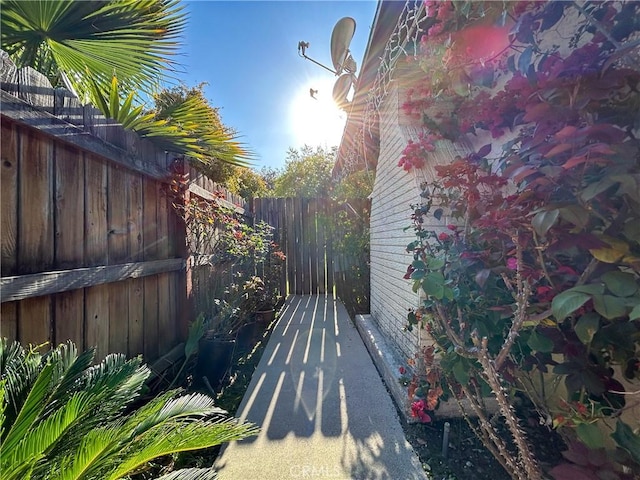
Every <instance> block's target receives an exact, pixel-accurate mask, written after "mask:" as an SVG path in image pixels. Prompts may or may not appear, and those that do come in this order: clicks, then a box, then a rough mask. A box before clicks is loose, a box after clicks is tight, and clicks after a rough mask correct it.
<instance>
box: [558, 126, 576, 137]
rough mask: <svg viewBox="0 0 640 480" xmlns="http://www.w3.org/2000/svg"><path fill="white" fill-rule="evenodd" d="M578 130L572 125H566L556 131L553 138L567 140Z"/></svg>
mask: <svg viewBox="0 0 640 480" xmlns="http://www.w3.org/2000/svg"><path fill="white" fill-rule="evenodd" d="M577 131H578V128H577V127H574V126H573V125H567V126H566V127H564V128H563V129H562V130H560V131H558V132H557V133H556V134H555V135H554V138H555V139H556V140H560V141H562V140H567V139H569V138H571V137H573V136H574V134H575V133H576V132H577Z"/></svg>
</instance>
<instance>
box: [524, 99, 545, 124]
mask: <svg viewBox="0 0 640 480" xmlns="http://www.w3.org/2000/svg"><path fill="white" fill-rule="evenodd" d="M549 110H551V105H549V104H548V103H537V104H535V105H534V106H532V107H529V105H527V113H526V114H525V116H524V118H523V120H524V121H525V122H537V121H538V120H542V119H543V118H545V117H547V116H548V115H549Z"/></svg>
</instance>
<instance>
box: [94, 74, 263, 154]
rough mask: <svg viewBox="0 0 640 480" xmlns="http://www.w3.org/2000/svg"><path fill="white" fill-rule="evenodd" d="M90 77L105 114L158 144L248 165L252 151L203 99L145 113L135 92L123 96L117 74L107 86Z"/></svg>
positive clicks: (188, 100) (183, 152)
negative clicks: (227, 128)
mask: <svg viewBox="0 0 640 480" xmlns="http://www.w3.org/2000/svg"><path fill="white" fill-rule="evenodd" d="M87 79H88V80H87V81H88V91H89V93H90V96H91V98H92V101H93V103H94V104H95V105H96V106H97V107H98V109H99V110H100V111H101V112H102V114H103V115H104V116H105V117H107V118H111V119H113V120H115V121H117V122H118V123H120V124H121V125H122V126H123V127H124V128H127V129H131V130H134V131H135V132H137V133H138V134H139V135H140V136H141V137H142V138H147V139H149V140H151V141H152V142H153V143H154V144H155V145H156V146H157V147H158V148H161V149H163V150H167V151H171V152H174V153H179V154H183V155H187V156H189V157H192V158H194V159H198V161H200V162H202V163H203V164H206V163H207V162H208V161H210V160H209V159H211V158H216V159H218V160H221V161H223V162H226V163H229V164H232V165H237V166H246V165H248V161H249V159H250V158H251V154H250V153H249V152H247V151H246V150H245V149H244V148H243V147H242V145H241V144H240V143H239V142H237V141H235V137H234V136H233V134H232V133H230V132H229V131H227V130H225V129H224V127H222V125H221V124H220V121H219V119H218V118H216V117H214V116H213V113H212V108H211V106H209V105H208V104H207V103H205V101H204V99H202V98H200V97H188V98H186V99H184V100H180V101H178V102H176V104H174V105H171V106H169V107H167V108H166V109H164V110H163V111H162V112H156V113H155V114H154V113H143V107H142V106H137V107H134V106H133V101H134V94H133V93H129V95H127V96H126V97H124V98H123V95H122V93H121V90H122V88H121V87H122V85H121V84H120V82H119V80H118V78H117V77H116V76H115V75H114V76H112V77H111V82H110V83H109V84H108V89H106V90H105V85H104V84H103V83H101V82H99V81H98V80H96V79H95V78H94V77H93V76H90V75H88V76H87Z"/></svg>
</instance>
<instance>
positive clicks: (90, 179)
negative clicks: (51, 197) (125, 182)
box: [85, 155, 109, 266]
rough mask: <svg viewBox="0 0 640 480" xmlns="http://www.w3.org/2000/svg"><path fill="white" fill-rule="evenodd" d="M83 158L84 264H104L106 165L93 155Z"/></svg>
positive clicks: (105, 261) (105, 241)
mask: <svg viewBox="0 0 640 480" xmlns="http://www.w3.org/2000/svg"><path fill="white" fill-rule="evenodd" d="M85 158H86V164H85V265H87V266H96V265H106V264H107V263H108V260H109V257H108V240H107V236H108V229H107V166H106V165H105V164H104V163H103V162H102V161H100V160H99V159H97V158H96V157H94V156H91V155H89V156H86V157H85Z"/></svg>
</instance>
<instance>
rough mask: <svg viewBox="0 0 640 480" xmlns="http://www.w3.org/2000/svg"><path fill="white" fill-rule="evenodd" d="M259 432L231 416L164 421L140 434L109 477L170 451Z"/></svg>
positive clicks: (131, 469) (117, 476)
mask: <svg viewBox="0 0 640 480" xmlns="http://www.w3.org/2000/svg"><path fill="white" fill-rule="evenodd" d="M258 431H259V430H258V428H257V427H256V426H255V425H253V424H250V423H238V422H237V420H235V419H229V418H225V419H219V420H214V421H196V422H194V421H187V420H185V421H177V422H170V423H167V424H163V425H160V426H159V427H157V428H153V429H150V430H147V431H146V432H145V433H144V434H142V435H140V436H139V437H137V442H138V444H137V445H136V448H135V450H133V449H128V450H125V451H123V455H125V456H126V459H125V460H124V461H123V462H122V463H121V464H120V466H119V467H118V469H117V470H115V471H114V472H113V474H112V475H111V476H109V477H108V478H109V479H111V480H116V479H118V478H120V477H122V476H124V475H126V474H128V473H130V472H133V471H135V470H136V469H138V468H140V467H141V466H142V465H145V464H147V463H148V462H150V461H152V460H153V459H155V458H158V457H162V456H163V455H167V454H169V453H175V452H184V451H189V450H198V449H202V448H209V447H213V446H215V445H220V444H222V443H225V442H230V441H234V440H241V439H243V438H246V437H248V436H252V435H256V434H257V433H258Z"/></svg>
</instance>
